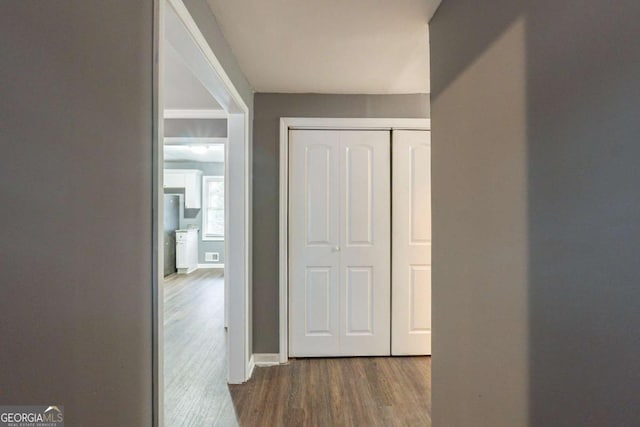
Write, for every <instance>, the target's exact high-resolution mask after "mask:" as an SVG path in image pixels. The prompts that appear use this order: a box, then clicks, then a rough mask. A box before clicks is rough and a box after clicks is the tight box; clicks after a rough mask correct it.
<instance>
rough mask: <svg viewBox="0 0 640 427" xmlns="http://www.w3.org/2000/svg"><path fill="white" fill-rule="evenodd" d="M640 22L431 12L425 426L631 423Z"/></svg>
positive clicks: (588, 5)
mask: <svg viewBox="0 0 640 427" xmlns="http://www.w3.org/2000/svg"><path fill="white" fill-rule="evenodd" d="M639 21H640V3H638V2H636V1H630V0H625V1H619V2H602V1H599V0H580V1H577V0H571V1H569V0H566V1H562V2H558V1H551V0H536V1H533V0H531V1H522V0H519V1H513V0H494V1H492V2H489V3H486V2H484V3H483V2H477V1H473V0H446V1H444V2H443V3H442V5H441V7H440V9H439V10H438V12H437V13H436V15H435V17H434V18H433V20H432V22H431V37H430V40H431V64H432V90H433V93H432V109H433V115H432V128H433V135H432V137H433V158H432V161H433V239H434V241H433V248H434V252H433V301H434V306H433V328H434V337H433V340H434V341H433V421H434V425H438V426H447V427H458V426H465V427H466V426H470V425H474V426H491V427H502V426H504V427H507V426H508V427H518V426H532V427H533V426H605V425H607V426H623V425H635V424H637V422H638V421H637V420H638V419H639V418H640V407H639V406H638V405H637V402H636V400H637V399H636V397H637V396H638V395H639V394H640V366H639V365H638V363H637V359H638V354H640V339H639V336H640V335H639V334H638V332H637V327H636V325H638V324H640V286H638V283H639V282H640V264H639V263H638V259H637V258H638V254H639V253H640V239H639V238H638V236H640V198H639V197H638V194H639V192H638V186H639V183H640V168H638V158H640V144H638V140H639V139H640V120H638V117H640V102H639V100H640V79H638V76H639V75H640V50H639V49H638V48H637V40H638V39H639V38H640V26H639V25H638V22H639ZM461 29H464V30H463V31H461Z"/></svg>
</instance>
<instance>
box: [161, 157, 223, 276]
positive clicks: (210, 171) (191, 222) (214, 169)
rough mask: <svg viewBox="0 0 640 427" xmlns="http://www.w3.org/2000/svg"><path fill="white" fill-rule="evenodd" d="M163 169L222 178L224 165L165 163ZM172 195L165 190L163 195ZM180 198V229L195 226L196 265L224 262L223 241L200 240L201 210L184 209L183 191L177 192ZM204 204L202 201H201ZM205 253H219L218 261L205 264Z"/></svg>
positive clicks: (170, 191)
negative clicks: (196, 232)
mask: <svg viewBox="0 0 640 427" xmlns="http://www.w3.org/2000/svg"><path fill="white" fill-rule="evenodd" d="M164 168H165V169H199V170H201V171H202V176H224V163H209V162H207V163H203V162H165V163H164ZM169 193H174V191H172V190H165V194H169ZM177 194H178V195H179V196H180V228H187V227H189V226H196V227H197V228H198V229H199V231H198V237H199V239H198V263H200V264H220V263H223V262H224V240H220V241H211V240H202V209H185V207H184V190H182V191H181V192H177ZM203 202H204V201H203ZM205 252H218V253H220V261H218V262H207V261H205V260H204V254H205Z"/></svg>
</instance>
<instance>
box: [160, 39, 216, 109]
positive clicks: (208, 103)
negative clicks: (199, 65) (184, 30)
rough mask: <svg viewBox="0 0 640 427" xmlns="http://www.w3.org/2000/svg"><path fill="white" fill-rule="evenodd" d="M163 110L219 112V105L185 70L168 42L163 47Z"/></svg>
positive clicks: (182, 61) (180, 59)
mask: <svg viewBox="0 0 640 427" xmlns="http://www.w3.org/2000/svg"><path fill="white" fill-rule="evenodd" d="M164 53H165V57H164V108H166V109H178V110H183V109H187V110H198V109H205V110H219V109H221V107H220V105H219V104H218V103H217V102H216V101H215V99H213V97H212V96H211V94H210V93H209V91H208V90H207V89H205V87H204V86H203V85H202V83H200V80H198V79H197V78H196V77H195V76H194V75H193V73H192V72H191V71H190V70H189V68H187V66H186V65H185V63H184V60H183V59H182V57H181V56H180V54H179V53H178V52H177V51H176V49H175V48H174V47H173V46H172V45H171V43H169V42H165V45H164Z"/></svg>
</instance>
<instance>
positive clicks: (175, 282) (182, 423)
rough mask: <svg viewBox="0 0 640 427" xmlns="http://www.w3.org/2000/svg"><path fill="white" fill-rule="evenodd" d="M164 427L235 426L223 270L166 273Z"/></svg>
mask: <svg viewBox="0 0 640 427" xmlns="http://www.w3.org/2000/svg"><path fill="white" fill-rule="evenodd" d="M164 297H165V299H164V312H165V319H164V348H165V352H164V381H165V385H164V387H165V404H164V406H165V426H166V427H187V426H188V427H205V426H207V427H208V426H225V427H226V426H234V425H238V424H237V421H236V416H235V411H234V408H233V403H232V401H231V395H230V394H229V388H228V386H227V382H226V378H227V362H226V347H225V346H226V337H225V334H226V332H225V329H224V281H223V278H222V272H221V270H196V271H195V272H193V273H191V274H188V275H183V274H180V275H179V274H174V275H171V276H168V277H166V278H165V291H164Z"/></svg>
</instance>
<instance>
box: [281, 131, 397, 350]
mask: <svg viewBox="0 0 640 427" xmlns="http://www.w3.org/2000/svg"><path fill="white" fill-rule="evenodd" d="M389 143H390V132H388V131H332V130H292V131H290V133H289V341H290V342H289V353H290V355H291V356H293V357H314V356H367V355H389V354H390V322H391V319H390V311H391V307H390V297H391V295H390V283H391V276H390V266H391V262H390V261H391V260H390V226H391V218H390V210H391V206H390V193H391V189H390V148H389Z"/></svg>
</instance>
